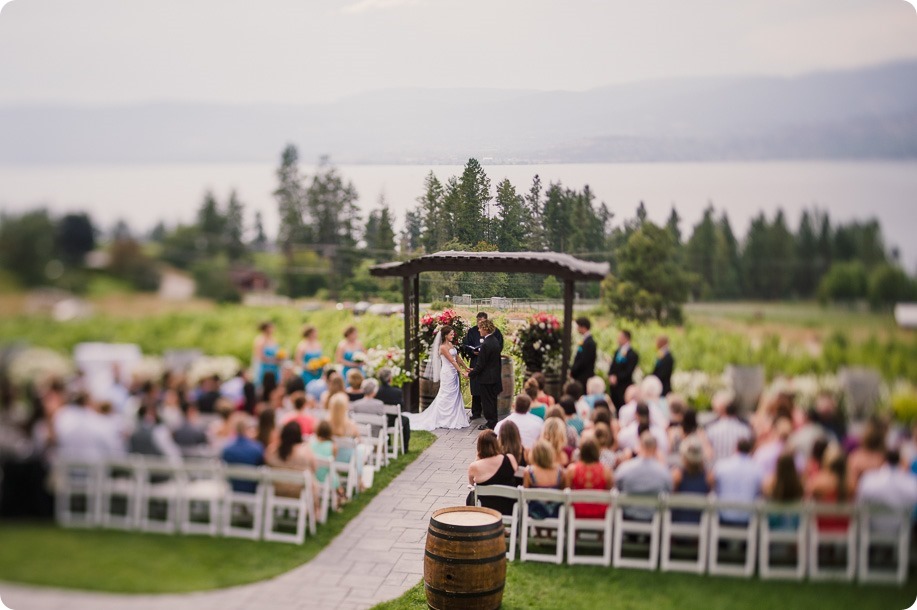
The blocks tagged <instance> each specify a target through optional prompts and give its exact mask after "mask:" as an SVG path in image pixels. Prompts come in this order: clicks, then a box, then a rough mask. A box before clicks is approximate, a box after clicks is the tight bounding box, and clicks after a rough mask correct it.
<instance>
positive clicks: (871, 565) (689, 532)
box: [475, 485, 911, 584]
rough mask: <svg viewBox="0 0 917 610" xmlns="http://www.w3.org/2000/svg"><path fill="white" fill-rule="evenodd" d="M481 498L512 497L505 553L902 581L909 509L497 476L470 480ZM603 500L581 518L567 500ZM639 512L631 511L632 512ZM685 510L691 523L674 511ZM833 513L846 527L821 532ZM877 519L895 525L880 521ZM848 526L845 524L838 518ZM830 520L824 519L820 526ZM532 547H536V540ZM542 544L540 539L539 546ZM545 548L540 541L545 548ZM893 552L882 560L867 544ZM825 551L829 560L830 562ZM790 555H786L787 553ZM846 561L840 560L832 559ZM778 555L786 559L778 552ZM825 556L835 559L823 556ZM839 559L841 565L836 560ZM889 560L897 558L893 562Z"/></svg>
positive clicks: (719, 571) (647, 566)
mask: <svg viewBox="0 0 917 610" xmlns="http://www.w3.org/2000/svg"><path fill="white" fill-rule="evenodd" d="M475 498H476V502H477V503H478V504H479V505H480V504H481V498H503V499H505V500H512V501H515V503H514V504H513V509H512V512H511V514H509V515H504V517H503V522H504V525H505V526H506V532H507V553H506V556H507V558H508V559H509V560H510V561H512V560H514V559H515V558H516V550H517V547H518V549H519V559H520V560H521V561H542V562H548V563H555V564H560V563H562V562H563V561H564V558H566V561H567V563H569V564H592V565H603V566H611V565H613V566H614V567H616V568H618V567H621V568H636V569H643V570H655V569H656V568H657V567H658V568H659V569H660V570H662V571H664V572H669V571H671V572H693V573H696V574H704V573H709V574H712V575H722V576H741V577H751V576H752V575H754V573H755V569H756V567H757V570H758V574H759V576H760V577H761V578H763V579H775V578H783V579H794V580H802V579H804V578H805V577H806V576H808V577H809V578H810V579H812V580H846V581H853V580H854V579H855V578H856V579H858V580H859V581H860V582H873V583H897V584H901V583H903V582H905V581H906V580H907V575H908V562H909V555H910V540H911V515H910V513H909V512H908V513H902V512H901V511H894V510H891V509H889V508H886V507H881V506H867V505H852V504H844V505H837V504H819V503H814V502H804V503H794V504H779V503H772V502H764V501H759V502H754V503H741V502H725V501H721V500H718V499H717V497H716V496H715V495H714V494H710V495H707V496H705V495H700V494H677V493H676V494H660V495H659V496H636V495H627V494H622V493H619V492H618V491H617V490H611V491H587V490H576V491H572V490H569V489H566V490H556V489H526V488H523V487H507V486H500V485H487V486H478V487H476V488H475ZM532 502H541V503H553V505H554V506H555V507H557V516H556V517H551V518H544V519H537V518H534V517H532V516H531V515H530V506H531V503H532ZM574 503H587V504H594V505H602V506H605V507H607V508H606V512H605V517H604V518H602V519H583V518H577V517H576V514H575V511H574V508H573V504H574ZM635 509H636V510H637V511H642V512H641V513H640V514H639V515H638V516H640V517H644V516H646V517H648V518H647V519H645V520H637V519H630V518H628V516H629V515H630V516H633V511H634V510H635ZM680 511H690V513H692V514H691V516H692V517H696V522H695V521H694V520H693V519H692V520H691V521H690V522H685V521H679V520H678V519H677V517H676V518H673V515H676V516H677V515H678V512H680ZM720 511H730V512H735V511H738V512H740V513H744V514H745V515H746V516H747V517H748V521H747V524H744V525H737V524H734V523H732V524H727V523H724V522H722V520H721V519H720ZM826 518H827V519H831V518H834V519H839V520H840V523H841V528H838V529H842V531H823V529H821V528H819V520H820V519H822V520H824V519H826ZM876 519H881V520H884V523H885V524H886V525H887V524H888V521H889V520H891V522H892V524H893V528H892V530H891V531H890V530H889V529H888V528H887V527H883V528H881V529H877V528H875V527H874V526H873V523H874V520H876ZM845 520H846V522H847V525H846V528H843V524H844V522H845ZM825 529H827V528H825ZM533 547H534V548H533ZM539 547H542V548H539ZM552 547H553V550H550V551H548V552H546V549H551V548H552ZM877 550H881V551H882V552H884V554H885V555H886V556H887V558H889V559H892V561H890V562H883V563H882V564H878V562H874V561H872V559H871V553H875V552H877ZM823 554H825V555H828V554H830V555H831V556H832V558H833V559H834V560H835V561H833V562H832V561H826V560H824V559H823V558H822V555H823ZM787 559H788V561H787ZM839 559H840V560H842V561H837V560H839ZM781 560H783V561H781ZM828 564H831V565H828ZM838 564H840V567H838ZM889 564H892V565H893V566H894V567H893V568H889V567H888V565H889Z"/></svg>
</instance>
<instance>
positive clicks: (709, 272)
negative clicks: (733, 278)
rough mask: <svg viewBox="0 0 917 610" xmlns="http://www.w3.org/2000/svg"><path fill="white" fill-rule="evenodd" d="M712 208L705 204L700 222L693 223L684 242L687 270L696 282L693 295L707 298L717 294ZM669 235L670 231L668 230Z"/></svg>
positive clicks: (715, 237) (714, 229)
mask: <svg viewBox="0 0 917 610" xmlns="http://www.w3.org/2000/svg"><path fill="white" fill-rule="evenodd" d="M713 215H714V209H713V206H712V205H707V208H706V209H705V210H704V215H703V217H702V218H701V220H700V222H698V223H697V224H696V225H694V230H693V231H692V233H691V237H690V239H688V243H687V244H685V257H686V259H687V260H686V262H687V269H688V271H690V272H692V273H694V274H695V275H696V276H697V278H698V280H699V281H698V282H697V285H696V288H695V290H696V292H695V296H696V297H698V298H702V299H709V298H713V297H715V296H717V295H716V294H715V290H714V286H715V284H716V282H717V279H716V273H717V267H718V265H717V261H716V260H715V258H716V254H717V252H716V243H717V227H716V222H715V221H714V219H713ZM669 234H670V235H671V231H669Z"/></svg>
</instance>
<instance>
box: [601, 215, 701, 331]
mask: <svg viewBox="0 0 917 610" xmlns="http://www.w3.org/2000/svg"><path fill="white" fill-rule="evenodd" d="M689 282H690V277H689V276H688V274H687V273H686V272H685V271H684V270H683V268H682V267H681V265H680V264H679V261H678V258H677V252H676V248H675V244H674V242H673V241H672V236H671V234H670V233H669V232H668V231H667V230H666V229H663V228H660V227H658V226H657V225H655V224H653V223H652V222H648V221H647V222H644V223H642V225H641V226H640V228H639V229H637V230H636V231H634V232H633V234H632V235H631V236H630V238H628V240H627V243H626V244H625V246H624V247H623V248H621V250H620V251H619V252H618V273H617V275H611V276H608V278H607V279H606V280H605V282H603V286H604V293H605V302H606V304H607V305H608V307H609V309H611V311H612V312H613V313H614V314H615V315H617V316H620V317H622V318H627V319H631V320H637V321H640V322H646V321H648V320H655V321H656V322H659V323H661V324H666V323H677V322H680V321H681V305H682V304H683V303H684V302H685V301H686V300H687V297H688V287H689Z"/></svg>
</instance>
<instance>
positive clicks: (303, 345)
mask: <svg viewBox="0 0 917 610" xmlns="http://www.w3.org/2000/svg"><path fill="white" fill-rule="evenodd" d="M321 357H322V344H321V343H319V342H318V330H317V329H316V328H315V327H314V326H312V325H308V326H306V327H305V328H303V330H302V340H300V342H299V343H298V344H297V345H296V362H298V363H299V366H300V367H302V382H303V383H304V384H305V385H309V382H310V381H315V380H316V379H321V376H322V369H321V367H318V368H311V369H310V368H309V363H310V362H312V361H313V360H318V359H319V358H321Z"/></svg>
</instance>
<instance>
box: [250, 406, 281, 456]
mask: <svg viewBox="0 0 917 610" xmlns="http://www.w3.org/2000/svg"><path fill="white" fill-rule="evenodd" d="M255 439H256V440H257V441H258V442H259V443H261V444H262V445H263V446H265V447H267V446H268V445H270V444H272V443H274V442H275V441H276V440H277V414H276V413H274V409H271V408H270V407H265V408H264V409H262V410H261V412H259V413H258V432H257V433H256V434H255Z"/></svg>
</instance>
